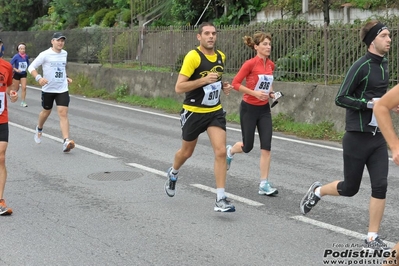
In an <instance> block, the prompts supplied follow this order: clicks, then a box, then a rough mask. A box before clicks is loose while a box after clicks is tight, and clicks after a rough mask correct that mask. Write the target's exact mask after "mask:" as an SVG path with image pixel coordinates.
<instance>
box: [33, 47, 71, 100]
mask: <svg viewBox="0 0 399 266" xmlns="http://www.w3.org/2000/svg"><path fill="white" fill-rule="evenodd" d="M67 56H68V53H67V51H65V50H61V52H59V53H57V52H54V50H53V49H52V48H49V49H47V50H45V51H43V52H41V53H40V54H39V55H38V56H37V57H36V58H35V60H33V62H32V63H31V64H30V65H29V67H28V71H29V73H31V72H32V71H33V70H36V69H37V68H38V67H39V66H42V68H43V75H42V76H43V78H45V79H47V80H48V83H47V84H46V85H44V86H43V87H42V91H43V92H55V93H62V92H66V91H68V81H67V76H66V64H67Z"/></svg>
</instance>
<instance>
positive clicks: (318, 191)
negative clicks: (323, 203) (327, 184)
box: [314, 187, 321, 199]
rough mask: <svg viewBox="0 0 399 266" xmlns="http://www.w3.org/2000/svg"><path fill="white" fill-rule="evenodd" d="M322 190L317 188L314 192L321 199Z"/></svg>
mask: <svg viewBox="0 0 399 266" xmlns="http://www.w3.org/2000/svg"><path fill="white" fill-rule="evenodd" d="M320 189H321V187H317V188H316V189H315V190H314V194H315V195H316V196H317V197H319V198H320V199H321V195H320Z"/></svg>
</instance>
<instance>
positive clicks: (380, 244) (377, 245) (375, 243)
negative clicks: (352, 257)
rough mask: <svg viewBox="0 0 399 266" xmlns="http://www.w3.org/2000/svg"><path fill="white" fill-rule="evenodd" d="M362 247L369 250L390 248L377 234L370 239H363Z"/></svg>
mask: <svg viewBox="0 0 399 266" xmlns="http://www.w3.org/2000/svg"><path fill="white" fill-rule="evenodd" d="M363 249H364V250H370V251H375V250H384V251H385V250H390V248H389V247H388V246H387V244H385V243H384V241H382V240H381V238H380V237H379V236H377V237H376V238H374V239H373V240H371V241H369V240H367V239H365V240H364V244H363Z"/></svg>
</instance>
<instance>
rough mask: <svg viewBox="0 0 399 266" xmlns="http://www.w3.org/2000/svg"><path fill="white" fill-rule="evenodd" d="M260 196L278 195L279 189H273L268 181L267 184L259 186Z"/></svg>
mask: <svg viewBox="0 0 399 266" xmlns="http://www.w3.org/2000/svg"><path fill="white" fill-rule="evenodd" d="M258 194H259V195H267V196H272V195H277V194H278V190H277V188H274V187H272V186H271V184H270V183H269V182H268V181H266V183H265V184H263V185H260V186H259V191H258Z"/></svg>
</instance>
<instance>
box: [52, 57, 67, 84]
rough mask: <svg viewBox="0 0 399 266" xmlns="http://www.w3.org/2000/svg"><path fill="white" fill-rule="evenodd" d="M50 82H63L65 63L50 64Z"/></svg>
mask: <svg viewBox="0 0 399 266" xmlns="http://www.w3.org/2000/svg"><path fill="white" fill-rule="evenodd" d="M50 75H51V77H52V78H51V80H52V81H54V82H60V83H61V82H64V80H65V78H66V77H65V63H64V62H51V73H50Z"/></svg>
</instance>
